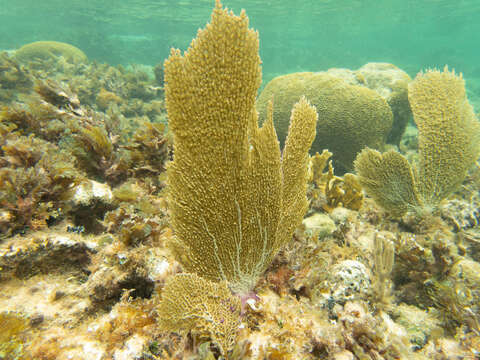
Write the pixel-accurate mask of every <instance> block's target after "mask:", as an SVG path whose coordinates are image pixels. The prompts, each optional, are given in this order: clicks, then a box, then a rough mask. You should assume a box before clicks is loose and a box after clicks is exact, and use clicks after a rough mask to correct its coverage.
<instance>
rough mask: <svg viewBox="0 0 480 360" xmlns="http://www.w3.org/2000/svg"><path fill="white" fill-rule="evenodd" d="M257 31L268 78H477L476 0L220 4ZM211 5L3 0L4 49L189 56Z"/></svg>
mask: <svg viewBox="0 0 480 360" xmlns="http://www.w3.org/2000/svg"><path fill="white" fill-rule="evenodd" d="M223 4H224V6H227V7H229V8H231V9H233V10H234V11H235V13H238V12H239V11H240V10H241V9H242V8H243V9H245V10H246V11H247V14H248V16H249V18H250V23H251V26H253V27H254V28H255V29H258V31H259V33H260V51H261V57H262V60H263V72H264V80H269V79H270V78H272V77H273V76H275V75H278V74H284V73H288V72H294V71H302V70H312V71H318V70H324V69H327V68H330V67H348V68H358V67H359V66H361V65H363V64H364V63H366V62H370V61H383V62H391V63H394V64H396V65H397V66H399V67H401V68H402V69H404V70H405V71H407V72H408V73H409V74H410V75H415V74H416V73H417V72H418V71H419V70H421V69H424V68H427V67H443V66H444V65H445V64H448V65H449V66H450V67H453V68H455V69H456V70H458V71H461V72H463V73H464V75H465V77H467V78H477V77H478V78H480V61H479V59H480V0H458V1H452V0H383V1H379V0H305V1H286V0H276V1H275V0H264V1H253V0H244V1H240V0H224V1H223ZM213 6H214V0H180V1H179V0H129V1H127V0H123V1H121V0H105V1H100V0H95V1H94V0H42V1H39V0H0V49H15V48H18V47H20V46H21V45H23V44H25V43H29V42H32V41H37V40H56V41H64V42H68V43H71V44H74V45H76V46H77V47H79V48H81V49H82V50H83V51H85V52H86V53H87V55H88V56H89V57H90V58H91V59H96V60H98V61H100V62H108V63H110V64H118V63H121V64H128V63H142V64H148V65H154V64H156V63H158V62H161V61H163V59H165V57H166V56H168V53H169V48H170V47H172V46H174V47H178V48H181V49H186V48H187V47H188V44H189V43H190V41H191V39H192V38H193V37H195V34H196V30H197V29H198V28H199V27H203V26H204V25H205V23H206V22H207V21H208V20H209V17H210V13H211V10H212V8H213Z"/></svg>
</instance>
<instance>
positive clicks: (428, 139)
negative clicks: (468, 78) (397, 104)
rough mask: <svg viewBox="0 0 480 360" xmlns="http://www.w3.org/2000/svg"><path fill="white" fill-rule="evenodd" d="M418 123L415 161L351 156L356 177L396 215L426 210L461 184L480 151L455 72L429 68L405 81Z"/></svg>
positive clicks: (479, 126) (479, 130)
mask: <svg viewBox="0 0 480 360" xmlns="http://www.w3.org/2000/svg"><path fill="white" fill-rule="evenodd" d="M408 98H409V101H410V105H411V107H412V111H413V116H414V120H415V123H416V124H417V127H418V131H419V134H418V138H419V149H418V152H419V154H418V156H419V160H418V164H414V165H411V164H410V163H409V162H408V161H407V159H406V158H405V157H404V156H403V155H401V154H400V153H398V152H395V151H393V150H391V151H389V152H386V153H384V154H381V153H379V152H378V151H376V150H373V149H369V148H367V149H364V150H363V151H362V152H361V153H360V154H359V155H358V157H357V159H356V160H355V169H356V171H357V173H358V175H359V181H360V183H361V185H362V186H363V187H364V188H365V190H366V192H367V193H368V194H369V195H370V196H372V197H373V198H374V199H375V201H376V202H377V203H378V204H379V205H380V206H382V207H384V208H385V209H386V210H388V211H389V212H391V213H392V214H393V215H395V216H402V215H403V214H405V213H406V212H407V211H411V212H416V213H420V214H421V213H430V212H432V211H433V210H435V209H436V208H437V207H438V205H439V204H440V202H441V201H442V200H443V199H445V198H447V197H448V196H449V195H450V194H452V193H453V192H454V191H455V190H457V189H458V188H459V186H460V185H461V183H462V181H463V180H464V179H465V177H466V175H467V171H468V170H469V169H470V168H471V167H472V166H473V165H474V164H475V161H476V160H477V158H478V156H479V155H480V123H479V122H478V120H477V118H476V116H475V113H474V112H473V108H472V107H471V105H470V104H469V103H468V100H467V98H466V92H465V82H464V80H463V78H462V75H455V72H454V71H452V72H450V71H448V69H447V68H446V67H445V69H444V70H443V71H438V70H428V71H427V72H425V73H420V74H419V75H417V77H416V78H415V80H414V81H413V82H412V83H411V84H410V85H409V93H408Z"/></svg>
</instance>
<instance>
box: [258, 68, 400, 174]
mask: <svg viewBox="0 0 480 360" xmlns="http://www.w3.org/2000/svg"><path fill="white" fill-rule="evenodd" d="M302 95H305V97H306V98H307V99H308V100H309V101H310V102H311V104H312V105H314V106H315V107H316V108H317V111H318V122H317V135H316V138H315V140H314V142H313V144H312V147H311V151H310V152H311V153H312V154H314V153H315V152H319V153H321V152H322V150H323V149H328V150H329V151H331V152H332V153H333V161H334V164H335V169H336V170H337V171H338V172H346V171H350V170H352V168H353V160H354V159H355V156H356V155H357V153H359V152H360V151H361V150H362V149H363V148H364V147H366V146H368V147H370V148H374V149H380V150H382V149H383V147H384V145H385V141H386V139H387V136H388V134H389V132H390V130H391V128H392V124H393V115H392V111H391V109H390V107H389V105H388V103H387V102H386V100H385V99H383V98H382V97H381V96H380V95H379V94H378V93H377V92H375V91H374V90H371V89H368V88H366V87H364V86H357V85H351V84H348V83H347V82H346V81H345V80H343V79H341V78H338V77H335V76H333V75H330V74H327V73H312V72H304V73H293V74H289V75H283V76H279V77H276V78H274V79H273V80H271V81H270V82H269V83H268V84H267V85H266V87H265V89H264V90H263V91H262V93H261V94H260V96H259V97H258V99H257V110H258V112H259V118H260V121H261V122H263V121H264V119H265V117H266V111H267V104H268V101H269V100H270V99H271V98H272V97H273V102H274V106H273V110H274V113H273V119H274V122H275V128H276V131H277V134H278V138H279V140H280V142H281V143H282V145H283V143H284V141H285V137H286V134H287V130H288V124H289V119H290V113H291V109H292V106H293V104H294V103H295V102H297V101H298V100H299V99H300V97H301V96H302Z"/></svg>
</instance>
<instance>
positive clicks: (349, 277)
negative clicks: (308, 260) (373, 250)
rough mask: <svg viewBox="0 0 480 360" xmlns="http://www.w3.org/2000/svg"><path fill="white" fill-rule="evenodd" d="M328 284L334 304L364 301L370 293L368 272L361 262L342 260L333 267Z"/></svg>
mask: <svg viewBox="0 0 480 360" xmlns="http://www.w3.org/2000/svg"><path fill="white" fill-rule="evenodd" d="M328 283H329V288H330V289H331V291H330V297H331V299H332V300H334V301H335V303H339V304H344V303H345V302H347V301H352V300H358V299H361V300H365V299H366V298H367V295H368V294H369V293H370V284H371V278H370V272H369V270H368V269H367V268H366V267H365V265H363V264H362V263H361V262H358V261H355V260H344V261H342V262H340V263H338V264H336V265H335V266H334V267H333V269H332V270H331V275H330V277H329V279H328Z"/></svg>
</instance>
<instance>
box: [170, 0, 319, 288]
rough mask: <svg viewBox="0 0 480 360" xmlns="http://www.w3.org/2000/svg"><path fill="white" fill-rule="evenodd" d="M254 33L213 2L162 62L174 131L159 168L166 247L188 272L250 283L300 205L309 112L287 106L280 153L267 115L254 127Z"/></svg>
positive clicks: (312, 117) (288, 231)
mask: <svg viewBox="0 0 480 360" xmlns="http://www.w3.org/2000/svg"><path fill="white" fill-rule="evenodd" d="M260 81H261V69H260V58H259V56H258V34H257V33H256V32H255V31H253V30H250V29H248V18H247V16H246V15H245V13H243V12H242V14H241V15H240V16H239V17H237V16H234V15H233V14H231V13H229V12H228V11H227V10H224V9H222V7H221V4H220V2H219V1H217V3H216V7H215V9H214V11H213V15H212V20H211V23H210V24H208V25H207V27H206V29H205V30H200V31H199V33H198V36H197V38H196V39H195V40H194V41H193V42H192V45H191V47H190V48H189V50H188V52H187V53H186V54H185V55H184V56H181V54H180V51H179V50H172V53H171V55H170V57H169V59H168V60H167V61H166V62H165V94H166V104H167V111H168V117H169V126H170V129H171V130H172V132H173V136H174V161H173V162H172V163H171V164H170V166H169V167H168V169H167V172H168V186H169V197H170V200H169V205H170V210H171V223H172V227H173V229H174V230H175V232H176V241H175V242H173V243H172V244H171V248H172V250H173V252H174V254H175V255H176V257H177V259H178V260H179V262H180V263H181V264H182V265H183V266H184V268H185V269H186V270H187V271H189V272H194V273H197V274H198V275H200V276H202V277H205V278H207V279H210V280H214V281H223V280H226V281H228V283H229V286H230V288H231V289H232V290H233V291H234V292H236V293H241V294H247V293H248V292H249V291H251V290H252V289H253V287H254V286H255V284H256V283H257V280H258V278H259V277H260V275H261V274H262V273H263V272H264V271H265V270H266V268H267V267H268V266H269V264H270V263H271V261H272V260H273V258H274V256H275V255H276V254H277V252H278V251H279V249H280V248H281V247H282V245H283V244H285V243H286V242H287V241H288V240H289V239H290V238H291V236H292V233H293V231H294V230H295V228H296V227H297V226H298V225H299V224H300V223H301V220H302V218H303V215H304V214H305V211H306V210H307V206H308V204H307V200H306V196H305V193H306V182H307V162H308V149H309V147H310V145H311V142H312V141H313V138H314V136H315V123H316V120H317V114H316V111H315V108H314V107H313V106H310V105H309V103H308V102H307V101H306V100H305V99H303V98H302V99H300V101H299V102H298V103H297V104H296V105H295V106H294V109H293V111H292V116H291V124H290V131H289V135H288V138H287V140H286V144H285V148H284V150H283V155H282V158H281V157H280V148H279V145H278V140H277V137H276V134H275V130H274V127H273V120H272V105H270V111H269V112H268V119H267V121H266V122H265V124H264V125H263V127H262V128H258V125H257V116H256V111H255V96H256V94H257V90H258V87H259V85H260Z"/></svg>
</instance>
